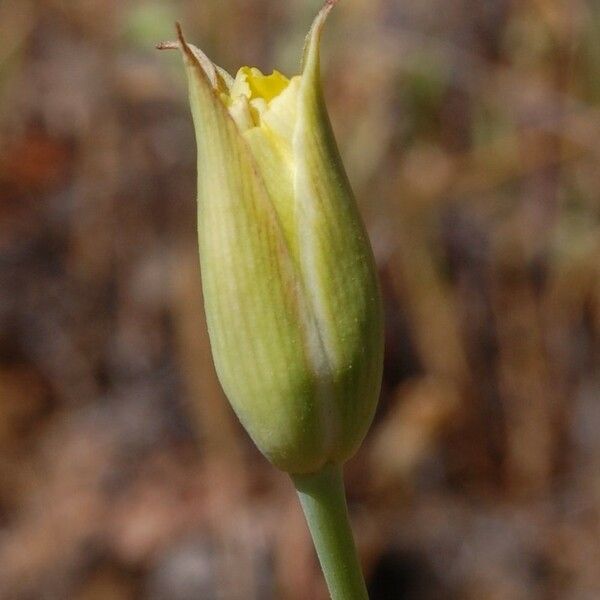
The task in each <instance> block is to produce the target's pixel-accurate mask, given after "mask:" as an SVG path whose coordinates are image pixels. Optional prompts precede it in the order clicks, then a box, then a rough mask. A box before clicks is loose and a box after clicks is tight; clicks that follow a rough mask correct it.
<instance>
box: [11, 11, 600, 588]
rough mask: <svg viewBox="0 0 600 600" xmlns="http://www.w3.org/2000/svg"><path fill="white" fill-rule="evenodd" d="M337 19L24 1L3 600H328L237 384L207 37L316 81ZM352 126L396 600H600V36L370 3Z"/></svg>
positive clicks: (356, 47)
mask: <svg viewBox="0 0 600 600" xmlns="http://www.w3.org/2000/svg"><path fill="white" fill-rule="evenodd" d="M319 5H320V0H290V1H288V2H280V1H278V0H230V1H228V2H223V1H219V0H161V1H153V0H137V1H134V0H127V1H117V0H80V1H75V0H14V1H11V0H4V1H3V2H0V598H2V599H3V600H4V599H6V600H30V599H31V600H63V599H65V600H66V599H68V600H71V599H72V600H129V599H138V598H140V599H148V600H188V599H189V600H192V599H194V600H195V599H199V598H202V599H206V600H211V599H219V600H238V599H239V600H242V599H244V600H252V599H257V600H271V599H272V600H279V599H282V600H322V599H324V598H326V593H325V590H324V585H323V583H322V580H321V575H320V573H319V570H318V566H317V563H316V560H315V557H314V554H313V550H312V546H311V543H310V540H309V538H308V533H307V530H306V527H305V524H304V521H303V517H302V515H301V512H300V509H299V508H298V505H297V501H296V498H295V495H294V491H293V488H292V486H291V484H290V483H289V481H288V479H287V477H286V476H284V475H282V474H280V473H278V472H276V471H275V470H274V469H273V468H271V467H270V466H269V465H268V464H267V463H266V461H265V460H264V459H263V458H262V457H261V456H260V455H259V454H258V452H257V451H256V450H255V449H254V448H253V446H252V445H251V444H250V442H249V440H248V438H247V437H246V435H245V433H244V432H243V431H242V429H241V427H240V426H239V424H238V423H237V421H236V420H235V418H234V416H233V413H232V411H231V410H230V408H229V407H228V405H227V403H226V401H225V399H224V398H223V395H222V392H221V391H220V388H219V385H218V383H217V381H216V379H215V376H214V373H213V367H212V363H211V358H210V351H209V347H208V342H207V337H206V332H205V325H204V322H203V312H202V300H201V289H200V277H199V268H198V260H197V250H196V240H195V210H196V209H195V145H194V139H193V131H192V126H191V120H190V116H189V112H188V106H187V91H186V88H185V83H184V79H183V70H182V68H181V65H180V59H179V57H178V56H177V54H176V53H174V52H162V53H159V52H157V51H155V50H154V45H155V43H157V42H159V41H163V40H168V39H171V38H172V37H173V33H174V27H173V22H174V21H176V20H178V21H181V22H182V23H183V26H184V30H185V31H186V34H187V36H188V38H189V40H190V41H194V42H195V43H196V44H197V45H199V46H200V47H202V48H203V49H204V50H205V51H206V52H207V53H208V54H209V56H210V57H211V58H213V59H214V60H215V61H216V62H217V63H219V64H221V65H222V66H224V67H225V68H227V69H228V70H229V71H231V72H233V73H235V71H236V70H237V68H238V66H240V65H242V64H250V65H256V66H259V67H261V68H262V69H263V70H265V71H267V72H270V71H271V69H272V68H273V67H277V68H278V69H279V70H281V71H283V72H284V73H286V74H288V75H291V74H294V73H295V72H297V70H298V64H299V57H300V53H301V49H302V43H303V37H304V35H305V33H306V32H307V30H308V27H309V24H310V22H311V20H312V17H313V16H314V14H315V13H316V11H317V9H318V8H319ZM323 71H324V75H325V89H326V97H327V100H328V104H329V109H330V113H331V117H332V121H333V125H334V129H335V131H336V134H337V136H338V140H339V144H340V147H341V152H342V155H343V157H344V160H345V163H346V166H347V169H348V172H349V176H350V179H351V181H352V183H353V186H354V189H355V191H356V195H357V198H358V202H359V205H360V208H361V211H362V214H363V215H364V218H365V221H366V223H367V226H368V229H369V232H370V236H371V239H372V241H373V245H374V249H375V253H376V257H377V263H378V267H379V272H380V277H381V281H382V286H383V291H384V299H385V307H386V319H387V324H386V329H387V348H386V364H385V376H384V383H383V390H382V395H381V402H380V406H379V410H378V413H377V416H376V419H375V422H374V425H373V427H372V429H371V432H370V434H369V436H368V438H367V440H366V442H365V444H364V446H363V448H362V449H361V451H360V453H359V454H358V455H357V456H356V458H355V459H353V460H352V461H351V462H350V463H348V466H347V469H346V477H347V483H348V492H349V503H350V509H351V514H352V519H353V522H354V525H355V531H356V535H357V540H358V545H359V548H360V553H361V557H362V560H363V564H364V568H365V571H366V574H367V578H368V581H369V586H370V590H371V595H372V600H382V599H419V600H421V599H422V600H433V599H435V600H447V599H460V600H462V599H465V600H470V599H473V600H475V599H477V600H521V599H523V600H528V599H548V600H553V599H556V600H558V599H560V600H597V599H598V598H600V5H599V3H598V2H596V1H595V0H589V1H585V0H570V1H567V0H519V1H511V0H455V1H453V2H448V1H447V0H419V1H418V2H417V1H416V0H406V1H404V0H342V1H341V2H340V4H339V6H338V7H337V9H336V10H335V11H334V13H333V14H332V15H331V17H330V20H329V23H328V25H327V30H326V34H325V39H324V48H323Z"/></svg>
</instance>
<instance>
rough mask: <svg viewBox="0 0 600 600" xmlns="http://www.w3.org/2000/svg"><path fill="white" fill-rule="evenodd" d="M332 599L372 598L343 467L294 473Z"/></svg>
mask: <svg viewBox="0 0 600 600" xmlns="http://www.w3.org/2000/svg"><path fill="white" fill-rule="evenodd" d="M292 479H293V481H294V485H295V486H296V490H297V491H298V496H299V498H300V503H301V505H302V509H303V510H304V515H305V517H306V521H307V522H308V528H309V529H310V533H311V535H312V539H313V542H314V544H315V548H316V550H317V555H318V557H319V562H320V563H321V568H322V569H323V574H324V575H325V581H326V582H327V587H328V588H329V593H330V595H331V598H332V600H368V598H369V596H368V595H367V588H366V586H365V580H364V578H363V574H362V571H361V568H360V563H359V561H358V555H357V553H356V547H355V545H354V538H353V537H352V529H351V528H350V521H349V520H348V508H347V506H346V494H345V491H344V480H343V477H342V467H341V466H340V465H326V466H325V467H324V468H323V469H322V470H321V471H319V472H318V473H314V474H311V475H294V476H292Z"/></svg>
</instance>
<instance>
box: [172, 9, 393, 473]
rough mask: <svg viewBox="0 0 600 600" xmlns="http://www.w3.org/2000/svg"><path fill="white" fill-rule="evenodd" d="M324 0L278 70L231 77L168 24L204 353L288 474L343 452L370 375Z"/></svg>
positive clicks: (375, 373) (361, 236)
mask: <svg viewBox="0 0 600 600" xmlns="http://www.w3.org/2000/svg"><path fill="white" fill-rule="evenodd" d="M332 4H333V3H332V2H328V3H327V4H326V5H325V7H324V8H323V9H322V11H321V12H320V13H319V15H318V16H317V18H316V19H315V22H314V23H313V26H312V28H311V31H310V33H309V35H308V38H307V41H306V46H305V51H304V60H303V67H302V73H301V74H300V75H297V76H295V77H292V78H291V79H288V78H286V77H285V76H283V75H282V74H281V73H279V72H277V71H273V73H272V74H271V75H263V74H262V73H261V72H260V71H259V70H258V69H256V68H248V67H242V68H241V69H240V70H239V71H238V73H237V75H236V77H235V78H233V77H231V76H230V75H229V74H228V73H227V72H225V71H224V70H223V69H221V68H220V67H217V66H216V65H214V64H213V63H212V62H211V61H210V60H209V59H208V58H207V57H206V56H205V55H204V54H202V52H201V51H200V50H198V49H197V48H195V47H194V46H191V45H189V44H187V43H186V41H185V40H184V38H183V35H182V34H181V30H180V29H179V28H178V34H179V42H178V43H177V46H178V47H179V48H180V49H181V51H182V54H183V58H184V61H185V66H186V71H187V75H188V83H189V94H190V104H191V110H192V116H193V120H194V125H195V131H196V141H197V146H198V239H199V247H200V264H201V273H202V284H203V291H204V303H205V310H206V318H207V323H208V330H209V334H210V341H211V348H212V353H213V358H214V362H215V366H216V370H217V374H218V376H219V379H220V382H221V385H222V386H223V389H224V391H225V394H226V395H227V397H228V399H229V401H230V402H231V404H232V406H233V408H234V410H235V412H236V414H237V416H238V417H239V419H240V421H241V422H242V424H243V425H244V427H245V428H246V430H247V431H248V433H249V434H250V436H251V437H252V439H253V440H254V442H255V443H256V445H257V446H258V448H259V449H260V450H261V451H262V452H263V454H265V456H266V457H267V458H268V459H269V460H270V461H271V462H272V463H273V464H275V465H276V466H277V467H279V468H280V469H282V470H284V471H287V472H289V473H311V472H315V471H317V470H319V469H320V468H321V467H322V466H323V465H325V464H327V463H340V462H343V461H344V460H346V459H347V458H348V457H350V456H351V455H352V454H353V453H354V452H355V450H356V449H357V447H358V446H359V444H360V442H361V441H362V439H363V437H364V435H365V433H366V431H367V429H368V427H369V425H370V422H371V420H372V417H373V413H374V410H375V406H376V402H377V397H378V394H379V387H380V380H381V368H382V345H383V344H382V339H383V335H382V313H381V302H380V295H379V288H378V283H377V277H376V271H375V265H374V260H373V255H372V251H371V248H370V245H369V241H368V238H367V235H366V233H365V229H364V226H363V224H362V221H361V219H360V216H359V214H358V211H357V207H356V203H355V200H354V197H353V195H352V191H351V189H350V185H349V183H348V179H347V176H346V174H345V172H344V168H343V165H342V162H341V159H340V156H339V153H338V150H337V147H336V142H335V139H334V137H333V133H332V130H331V125H330V122H329V118H328V115H327V110H326V108H325V104H324V101H323V94H322V90H321V84H320V75H319V44H320V36H321V29H322V27H323V24H324V21H325V18H326V16H327V14H328V12H329V10H330V8H331V6H332ZM173 46H174V44H171V45H170V46H168V47H173ZM163 47H165V46H164V45H163Z"/></svg>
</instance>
